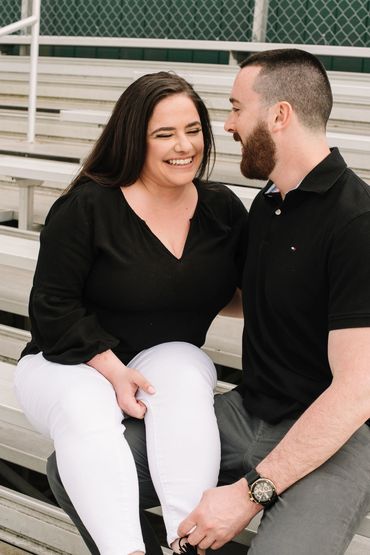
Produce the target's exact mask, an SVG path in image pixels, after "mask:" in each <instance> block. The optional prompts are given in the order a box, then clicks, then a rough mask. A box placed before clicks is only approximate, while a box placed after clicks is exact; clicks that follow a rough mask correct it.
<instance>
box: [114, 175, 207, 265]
mask: <svg viewBox="0 0 370 555" xmlns="http://www.w3.org/2000/svg"><path fill="white" fill-rule="evenodd" d="M193 185H194V187H195V189H196V191H197V196H198V198H197V202H196V205H195V209H194V213H193V215H192V217H191V218H189V222H190V224H189V229H188V232H187V235H186V239H185V242H184V247H183V249H182V253H181V256H180V257H179V258H178V257H177V256H176V255H175V254H174V253H173V252H172V251H170V249H169V248H168V247H166V245H165V244H164V243H163V242H162V241H161V239H160V238H159V237H158V235H156V234H155V233H154V231H153V230H152V229H151V228H150V227H149V226H148V224H147V223H146V221H145V220H143V218H141V217H140V216H139V214H138V213H137V212H135V210H134V209H133V208H132V206H131V204H130V203H129V202H128V200H127V198H126V197H125V195H124V193H123V191H122V189H121V187H118V192H119V194H120V196H121V198H123V202H124V204H125V206H126V208H127V209H128V210H129V212H130V213H131V214H132V215H133V216H134V218H135V219H136V220H137V221H138V222H139V223H140V225H141V226H142V227H143V228H144V229H146V230H147V231H148V232H149V234H150V235H151V237H153V239H154V240H155V241H156V242H157V243H159V245H160V246H161V247H162V249H163V250H164V251H165V252H166V253H167V254H168V255H169V256H171V258H173V259H174V260H176V261H177V262H181V261H182V260H183V258H184V255H185V254H186V250H187V246H188V243H189V239H190V234H191V231H192V224H193V220H194V218H195V216H196V214H197V212H198V207H199V204H200V196H201V195H200V190H199V187H198V183H197V181H196V180H194V181H193Z"/></svg>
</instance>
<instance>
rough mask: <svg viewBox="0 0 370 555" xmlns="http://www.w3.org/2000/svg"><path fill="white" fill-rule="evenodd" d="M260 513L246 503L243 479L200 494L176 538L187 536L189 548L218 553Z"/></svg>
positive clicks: (245, 488)
mask: <svg viewBox="0 0 370 555" xmlns="http://www.w3.org/2000/svg"><path fill="white" fill-rule="evenodd" d="M260 510H261V506H260V505H256V504H255V503H253V502H252V501H250V499H249V497H248V486H247V482H246V480H245V479H244V478H242V479H241V480H239V481H238V482H235V484H231V485H230V486H221V487H219V488H212V489H209V490H207V491H205V492H204V494H203V496H202V499H201V501H200V503H199V505H198V506H197V507H196V508H195V509H194V511H193V512H192V513H190V515H189V516H188V517H187V518H186V519H185V520H183V522H182V523H181V524H180V526H179V529H178V534H179V537H183V536H188V541H189V543H190V544H191V545H197V546H198V547H200V548H201V549H208V548H209V547H210V548H211V549H219V548H220V547H222V546H223V545H224V544H225V543H226V542H228V541H230V540H232V539H233V538H234V537H235V536H236V535H237V534H239V532H241V531H242V530H243V529H244V528H245V527H246V526H247V524H249V522H250V521H251V520H252V518H253V517H254V516H255V515H256V514H257V513H258V512H259V511H260Z"/></svg>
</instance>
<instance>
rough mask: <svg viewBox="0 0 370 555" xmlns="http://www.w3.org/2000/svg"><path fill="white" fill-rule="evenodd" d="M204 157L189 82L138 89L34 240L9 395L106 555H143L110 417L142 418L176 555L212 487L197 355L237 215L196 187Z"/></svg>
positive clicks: (218, 294) (235, 251)
mask: <svg viewBox="0 0 370 555" xmlns="http://www.w3.org/2000/svg"><path fill="white" fill-rule="evenodd" d="M212 146H213V137H212V131H211V126H210V122H209V117H208V114H207V110H206V108H205V106H204V104H203V102H202V101H201V99H200V98H199V96H198V95H197V94H196V93H195V92H194V90H193V88H192V87H191V86H190V85H189V84H188V83H187V82H186V81H185V80H183V79H182V78H180V77H178V76H176V75H173V74H169V73H166V72H159V73H157V74H150V75H145V76H143V77H141V78H140V79H138V80H137V81H135V82H134V83H133V84H132V85H130V87H128V89H126V91H125V92H124V93H123V94H122V96H121V98H120V99H119V100H118V102H117V104H116V106H115V108H114V110H113V113H112V116H111V118H110V120H109V122H108V124H107V126H106V127H105V129H104V131H103V133H102V135H101V137H100V139H99V140H98V141H97V143H96V145H95V147H94V149H93V151H92V153H91V155H90V156H89V158H88V159H87V161H86V162H85V164H84V165H83V167H82V169H81V171H80V173H79V175H78V176H77V177H76V179H75V180H74V181H73V183H72V185H71V186H70V187H69V189H68V190H67V192H66V194H64V195H63V196H62V197H61V198H60V199H58V200H57V201H56V203H55V204H54V205H53V207H52V208H51V210H50V213H49V215H48V217H47V219H46V223H45V227H44V229H43V231H42V232H41V234H40V254H39V259H38V264H37V268H36V272H35V278H34V285H33V289H32V292H31V297H30V305H29V312H30V318H31V324H32V340H31V342H30V344H28V345H27V347H26V349H25V351H24V352H23V353H22V358H21V360H20V362H19V364H18V368H17V371H16V389H17V393H18V397H19V400H20V403H21V405H22V407H23V409H24V411H25V414H26V415H27V417H28V418H29V420H30V421H31V422H32V423H33V425H34V426H35V428H36V429H38V430H39V431H40V432H42V433H44V434H46V435H48V436H50V437H52V438H53V440H54V444H55V450H56V456H57V461H58V468H59V472H60V476H61V479H62V482H63V485H64V487H65V488H66V490H67V492H68V494H69V497H70V498H71V500H72V503H73V504H74V506H75V508H76V510H77V512H78V514H79V516H80V518H81V519H82V521H83V523H84V525H85V526H86V528H87V529H88V531H89V532H90V534H91V536H92V537H93V539H94V541H95V543H96V545H97V546H98V549H99V552H100V553H101V554H102V555H115V554H120V555H122V554H130V553H135V554H136V553H143V552H144V550H145V548H144V544H143V540H142V536H141V530H140V522H139V510H138V506H139V501H138V484H137V477H136V471H135V464H134V461H133V457H132V454H131V452H130V449H129V447H128V445H127V443H126V441H125V439H124V436H123V435H122V434H123V431H124V421H123V423H122V418H123V415H122V412H123V413H124V415H125V416H126V417H127V416H131V417H135V418H145V424H146V437H147V449H148V458H149V463H150V469H151V474H152V478H153V482H154V485H155V488H156V491H157V494H158V497H159V499H160V501H161V505H162V510H163V515H164V520H165V524H166V528H167V536H168V542H169V545H170V546H171V547H172V549H173V550H174V551H177V552H179V551H180V550H181V549H183V546H182V547H181V546H180V545H179V539H178V537H177V526H178V524H179V523H180V522H181V520H182V519H183V518H184V517H185V516H186V515H187V514H188V513H189V511H190V510H191V509H192V508H193V507H194V506H195V505H196V503H197V502H198V501H199V499H200V496H201V494H202V492H203V491H204V490H205V489H207V488H209V487H211V486H213V485H215V484H216V482H217V476H218V468H219V457H220V453H219V451H220V445H219V436H218V430H217V425H216V420H215V416H214V412H213V394H212V393H213V388H214V386H215V383H216V372H215V368H214V366H213V364H212V362H211V361H210V359H209V358H208V357H207V356H206V355H205V354H204V353H203V352H202V351H201V350H200V349H199V347H200V346H201V345H202V344H203V343H204V340H205V335H206V332H207V329H208V327H209V325H210V323H211V322H212V320H213V318H214V317H215V316H216V314H217V313H218V312H219V311H220V310H221V309H222V308H223V307H225V306H226V305H227V304H228V303H229V302H230V300H231V299H232V298H233V296H234V294H235V292H236V290H237V286H238V284H239V283H240V274H241V270H242V266H243V259H244V252H245V235H246V218H247V215H246V211H245V209H244V207H243V206H242V204H241V202H240V201H239V199H238V198H237V197H236V196H235V195H233V194H232V193H231V192H230V191H229V189H227V187H225V186H221V185H213V186H211V185H209V184H207V183H206V182H202V181H201V178H202V177H203V175H205V173H206V172H207V170H208V166H209V158H210V154H211V150H212ZM189 403H191V410H189ZM178 447H180V449H181V458H180V459H179V458H176V459H175V460H172V461H171V459H172V457H173V453H174V450H175V449H176V448H178ZM201 452H204V453H206V454H207V456H206V457H196V456H194V454H196V453H201Z"/></svg>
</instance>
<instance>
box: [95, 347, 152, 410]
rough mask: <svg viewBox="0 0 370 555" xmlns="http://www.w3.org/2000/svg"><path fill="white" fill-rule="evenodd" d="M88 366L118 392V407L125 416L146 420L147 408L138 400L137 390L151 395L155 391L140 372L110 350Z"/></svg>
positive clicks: (100, 354) (96, 357)
mask: <svg viewBox="0 0 370 555" xmlns="http://www.w3.org/2000/svg"><path fill="white" fill-rule="evenodd" d="M87 364H88V365H89V366H92V367H93V368H95V370H98V372H100V373H101V374H102V375H103V376H104V377H105V378H107V380H109V381H110V383H111V384H112V386H113V388H114V391H115V392H116V397H117V402H118V405H119V407H120V408H121V409H122V410H123V411H124V413H125V414H128V415H129V416H134V417H135V418H140V419H141V418H144V415H145V413H146V406H145V405H144V403H143V402H142V401H138V400H137V399H136V397H135V396H136V393H137V390H138V389H142V390H143V391H146V393H149V394H151V395H153V393H155V390H154V387H153V386H152V384H151V383H149V382H148V380H147V379H146V378H145V377H144V376H143V375H142V374H141V373H140V372H139V371H138V370H136V369H135V368H128V367H127V366H125V365H124V364H123V362H121V361H120V360H119V358H118V357H117V356H116V355H115V354H114V353H113V352H112V351H110V350H109V351H105V352H104V353H99V354H98V355H95V356H94V357H93V358H92V359H91V360H89V361H88V362H87Z"/></svg>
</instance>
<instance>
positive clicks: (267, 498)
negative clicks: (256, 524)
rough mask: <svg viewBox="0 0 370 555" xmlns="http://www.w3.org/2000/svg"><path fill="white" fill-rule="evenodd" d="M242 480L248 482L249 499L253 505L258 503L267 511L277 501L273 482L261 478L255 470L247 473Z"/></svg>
mask: <svg viewBox="0 0 370 555" xmlns="http://www.w3.org/2000/svg"><path fill="white" fill-rule="evenodd" d="M244 478H245V479H246V480H247V482H248V487H249V492H248V493H249V499H250V500H251V501H253V503H259V504H260V505H262V506H263V508H264V509H268V508H269V507H271V506H272V505H273V504H274V503H275V502H276V501H277V500H278V495H277V493H276V487H275V484H274V482H272V481H271V480H269V479H268V478H262V477H261V476H260V475H259V474H258V472H257V470H256V469H255V468H252V470H250V471H249V472H247V474H246V475H245V476H244Z"/></svg>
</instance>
